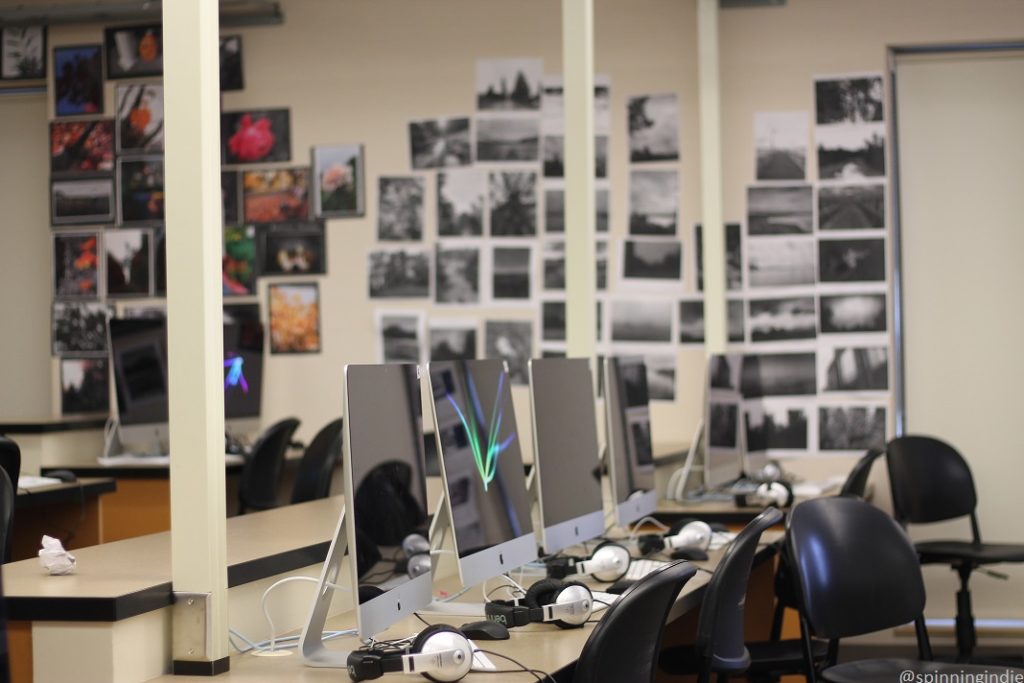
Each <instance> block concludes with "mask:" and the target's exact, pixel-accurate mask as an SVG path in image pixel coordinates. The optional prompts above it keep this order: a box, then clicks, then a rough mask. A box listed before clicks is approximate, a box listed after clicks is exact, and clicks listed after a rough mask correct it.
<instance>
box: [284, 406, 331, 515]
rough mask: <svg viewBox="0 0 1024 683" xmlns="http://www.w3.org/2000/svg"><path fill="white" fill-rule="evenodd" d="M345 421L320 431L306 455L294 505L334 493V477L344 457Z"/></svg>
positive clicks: (298, 480)
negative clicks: (332, 485) (341, 458)
mask: <svg viewBox="0 0 1024 683" xmlns="http://www.w3.org/2000/svg"><path fill="white" fill-rule="evenodd" d="M343 422H344V420H342V419H341V418H339V419H337V420H334V421H333V422H330V423H329V424H327V426H325V427H324V428H323V429H321V430H320V431H319V432H317V435H316V436H314V437H313V440H312V441H311V442H310V443H309V445H308V446H306V452H305V453H303V454H302V460H301V461H300V462H299V469H298V471H297V472H296V473H295V486H294V487H293V488H292V503H293V504H294V503H305V502H306V501H309V500H319V499H320V498H326V497H327V496H329V495H330V493H331V475H332V474H333V473H334V466H335V465H336V464H337V463H338V458H340V457H341V438H342V437H341V428H342V423H343Z"/></svg>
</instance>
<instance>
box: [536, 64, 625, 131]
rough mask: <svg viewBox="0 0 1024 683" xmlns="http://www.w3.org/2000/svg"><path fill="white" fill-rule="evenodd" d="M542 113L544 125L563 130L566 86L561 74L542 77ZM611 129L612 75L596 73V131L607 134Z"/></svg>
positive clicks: (555, 129)
mask: <svg viewBox="0 0 1024 683" xmlns="http://www.w3.org/2000/svg"><path fill="white" fill-rule="evenodd" d="M542 83H543V86H542V93H541V114H542V116H543V119H544V127H545V128H548V129H551V130H554V131H559V132H560V131H562V130H563V128H564V124H565V88H564V85H563V79H562V76H561V75H560V74H548V75H546V76H544V78H543V79H542ZM610 130H611V77H610V76H608V74H594V131H595V132H596V133H597V134H598V135H607V133H608V132H609V131H610Z"/></svg>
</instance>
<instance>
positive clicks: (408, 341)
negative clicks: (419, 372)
mask: <svg viewBox="0 0 1024 683" xmlns="http://www.w3.org/2000/svg"><path fill="white" fill-rule="evenodd" d="M422 336H423V314H422V313H420V312H418V311H393V310H384V311H380V310H378V311H377V338H378V340H379V341H380V347H379V353H378V355H377V357H378V359H379V361H380V362H381V363H419V362H420V360H421V358H420V340H421V338H422Z"/></svg>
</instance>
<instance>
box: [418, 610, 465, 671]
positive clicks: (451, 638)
mask: <svg viewBox="0 0 1024 683" xmlns="http://www.w3.org/2000/svg"><path fill="white" fill-rule="evenodd" d="M445 634H450V635H445ZM439 641H441V642H439ZM450 648H457V649H460V650H462V652H463V655H464V656H463V661H462V665H461V666H460V667H459V668H458V669H457V670H452V671H445V672H444V673H440V672H433V673H424V674H423V677H424V678H426V679H427V680H429V681H435V682H436V683H445V682H447V681H457V680H460V679H462V678H463V677H465V676H466V675H467V674H469V670H470V669H471V668H472V667H473V649H472V648H471V647H470V645H469V639H468V638H466V634H464V633H463V632H462V631H460V630H459V629H457V628H455V627H454V626H449V625H448V624H431V625H430V626H428V627H426V628H425V629H423V630H422V631H420V632H419V635H417V636H416V640H414V641H412V646H411V647H410V652H412V653H413V654H419V653H423V652H430V651H431V650H432V649H433V650H435V651H438V650H447V649H450Z"/></svg>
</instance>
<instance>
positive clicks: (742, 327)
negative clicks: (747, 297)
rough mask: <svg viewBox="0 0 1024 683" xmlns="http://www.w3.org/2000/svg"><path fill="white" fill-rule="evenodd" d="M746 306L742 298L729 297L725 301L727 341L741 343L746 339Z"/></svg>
mask: <svg viewBox="0 0 1024 683" xmlns="http://www.w3.org/2000/svg"><path fill="white" fill-rule="evenodd" d="M745 309H746V306H744V305H743V300H742V299H730V300H728V301H726V302H725V315H726V325H727V327H728V330H727V334H728V338H727V341H729V342H730V343H738V344H742V343H743V341H744V340H745V339H746V329H747V328H746V310H745Z"/></svg>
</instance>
